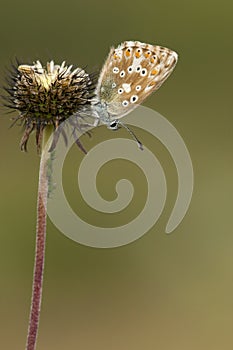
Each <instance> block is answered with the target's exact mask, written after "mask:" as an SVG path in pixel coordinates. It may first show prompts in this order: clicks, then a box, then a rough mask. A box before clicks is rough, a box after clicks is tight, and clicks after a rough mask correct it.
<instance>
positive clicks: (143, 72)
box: [140, 68, 147, 77]
mask: <svg viewBox="0 0 233 350" xmlns="http://www.w3.org/2000/svg"><path fill="white" fill-rule="evenodd" d="M140 75H141V77H145V76H146V75H147V69H146V68H143V69H142V70H141V73H140Z"/></svg>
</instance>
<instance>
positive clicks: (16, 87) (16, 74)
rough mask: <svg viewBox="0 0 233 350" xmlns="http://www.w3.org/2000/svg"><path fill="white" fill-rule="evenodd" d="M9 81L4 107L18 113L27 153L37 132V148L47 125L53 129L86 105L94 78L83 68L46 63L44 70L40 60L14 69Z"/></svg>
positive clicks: (90, 94)
mask: <svg viewBox="0 0 233 350" xmlns="http://www.w3.org/2000/svg"><path fill="white" fill-rule="evenodd" d="M13 68H14V69H13V71H12V72H11V76H10V77H9V78H10V79H8V84H9V86H8V87H7V88H5V90H6V91H7V92H8V97H7V99H8V104H7V107H10V108H12V109H15V110H18V112H19V115H18V116H17V117H16V118H15V121H20V124H22V125H23V126H24V128H25V130H24V134H23V137H22V139H21V142H20V147H21V150H23V151H26V149H27V142H28V139H29V136H30V134H31V133H32V132H33V131H36V144H37V148H38V149H40V145H41V139H42V135H43V130H44V128H45V127H46V126H47V125H53V127H54V129H57V128H58V126H59V125H60V124H61V123H62V122H63V121H64V120H66V119H67V118H68V117H70V116H71V115H73V114H74V113H77V112H78V111H79V110H80V109H81V108H82V107H83V105H86V104H89V103H90V100H91V98H92V97H93V94H94V88H95V84H94V76H93V75H88V74H87V73H86V72H85V71H84V70H83V69H81V68H76V69H74V70H73V71H72V66H66V65H65V62H63V63H62V64H61V65H55V64H54V62H53V61H51V62H48V63H47V66H46V68H45V67H43V66H42V64H41V63H40V61H36V62H35V63H34V64H33V65H19V66H18V67H13Z"/></svg>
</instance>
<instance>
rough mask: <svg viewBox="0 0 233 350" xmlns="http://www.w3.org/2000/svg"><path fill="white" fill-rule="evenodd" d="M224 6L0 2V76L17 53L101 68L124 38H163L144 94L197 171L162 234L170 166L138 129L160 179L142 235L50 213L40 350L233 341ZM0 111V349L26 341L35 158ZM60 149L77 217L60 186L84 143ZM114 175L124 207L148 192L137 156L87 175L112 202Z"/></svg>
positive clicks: (171, 188)
mask: <svg viewBox="0 0 233 350" xmlns="http://www.w3.org/2000/svg"><path fill="white" fill-rule="evenodd" d="M232 11H233V5H232V3H231V2H230V1H227V0H223V1H221V3H218V2H213V1H209V0H204V1H200V0H196V1H190V2H187V1H182V0H177V1H171V0H168V1H161V0H158V1H152V0H146V1H138V0H134V1H132V0H129V1H123V0H119V1H117V2H110V1H107V0H105V1H103V0H100V1H96V2H95V1H90V0H86V1H82V2H78V1H74V0H67V1H65V2H59V1H56V2H55V1H44V0H41V1H39V2H31V1H28V0H21V1H19V2H13V3H12V2H10V1H6V0H2V1H1V11H0V38H1V54H0V65H1V67H0V70H1V73H0V77H1V82H3V78H4V75H5V67H7V66H9V62H10V61H11V60H12V59H14V57H15V56H17V57H19V58H20V59H21V60H24V61H25V63H28V62H31V60H36V59H40V60H41V61H42V62H46V61H47V60H50V59H54V60H55V61H56V62H61V61H63V60H66V61H67V62H68V63H73V64H74V65H78V66H82V67H87V68H86V69H87V70H88V71H89V72H90V71H92V70H93V69H94V70H95V69H98V68H100V67H101V65H102V63H103V61H104V59H105V57H106V55H107V53H108V50H109V47H110V46H111V45H116V44H119V43H120V42H122V41H124V40H130V39H131V40H141V41H144V42H149V43H156V44H160V45H164V46H167V47H170V48H173V49H175V50H176V51H177V52H178V53H179V58H180V59H179V63H178V65H177V67H176V69H175V71H174V73H173V74H172V76H171V77H170V78H169V79H168V81H167V82H166V83H165V84H164V86H163V87H162V88H161V90H160V91H159V92H157V93H156V94H154V95H152V96H151V97H150V98H149V99H148V100H147V101H146V102H145V105H146V106H148V107H151V108H153V109H156V110H157V111H158V112H159V113H161V114H162V115H163V116H165V117H167V118H168V120H170V122H171V123H172V124H173V125H174V126H175V127H176V128H177V130H178V131H179V133H180V134H181V136H182V137H183V139H184V141H185V143H186V145H187V147H188V149H189V152H190V155H191V158H192V161H193V166H194V174H195V188H194V194H193V198H192V202H191V206H190V208H189V211H188V213H187V215H186V216H185V218H184V220H183V222H182V223H181V224H180V226H179V227H178V228H177V229H176V230H175V231H174V232H173V233H172V234H171V235H166V234H165V233H164V231H165V226H166V222H167V220H168V218H169V215H170V212H171V209H172V207H173V205H174V200H175V197H176V193H177V178H176V171H175V168H174V164H173V162H172V159H171V158H170V156H169V154H168V153H167V151H166V149H164V147H163V146H162V145H161V144H160V143H159V141H158V140H155V139H152V138H150V137H149V136H148V137H147V135H146V134H144V133H142V135H141V140H142V142H143V143H145V144H146V145H147V147H149V148H150V149H151V150H152V151H153V152H154V153H155V154H156V156H157V157H158V159H159V160H160V162H161V164H162V166H163V168H164V171H165V173H166V177H167V181H168V198H167V202H166V208H165V210H164V211H163V214H162V216H161V217H160V219H159V221H158V222H157V224H156V225H155V226H154V227H153V228H152V229H151V230H150V231H149V232H148V233H147V234H146V235H144V236H143V237H142V238H141V239H139V240H138V241H136V242H134V243H132V244H130V245H127V246H124V247H120V248H117V249H106V250H105V249H94V248H89V247H85V246H81V245H79V244H78V243H75V242H73V241H71V240H69V239H68V238H67V237H65V236H64V235H63V234H62V233H60V232H59V231H58V230H57V229H56V228H55V227H54V225H53V224H52V223H51V222H49V223H48V237H47V252H46V253H47V254H46V268H45V278H44V293H43V305H42V314H41V322H40V332H39V339H38V347H37V349H38V350H42V349H43V350H53V349H56V350H64V349H85V350H90V349H93V348H95V349H101V350H109V349H111V350H118V349H122V350H128V349H134V350H141V349H149V350H150V349H160V350H170V349H171V348H172V349H173V350H176V349H177V350H178V349H179V350H187V349H189V350H194V349H199V350H206V349H212V350H219V349H224V350H230V349H232V348H233V333H232V326H233V298H232V295H233V232H232V195H233V191H232V178H233V177H232V175H233V163H232V143H233V138H232V127H233V119H232V98H230V97H231V94H232V72H231V65H232V53H233V48H232V46H231V45H232V23H231V22H232ZM10 123H11V122H10V120H9V116H8V115H7V114H5V113H4V111H2V112H1V118H0V153H1V163H0V166H1V171H0V180H1V181H0V194H1V200H0V213H1V226H0V231H1V235H0V276H1V279H0V310H1V311H0V315H1V316H0V332H1V337H0V348H1V349H6V350H8V349H9V350H13V349H17V350H18V349H23V348H24V344H25V339H26V332H27V322H28V316H29V305H30V298H31V281H32V271H33V259H34V240H35V220H36V215H35V213H36V192H37V180H38V167H39V157H38V156H37V155H36V149H35V146H34V143H35V142H34V138H33V137H32V138H31V140H30V143H29V152H28V153H27V154H24V153H21V152H20V150H19V147H18V144H19V140H20V138H21V130H20V128H18V127H14V128H12V129H9V126H10ZM118 136H119V137H129V136H128V135H127V133H126V132H125V131H124V130H121V131H119V133H118V134H117V135H116V134H114V133H111V132H110V131H109V130H107V129H106V128H104V127H100V128H98V129H96V131H95V132H94V134H93V137H92V138H91V139H88V138H86V139H85V140H84V144H85V146H86V147H87V148H88V147H89V148H91V147H92V146H93V145H94V144H96V143H98V142H101V141H102V140H104V139H108V138H111V137H118ZM72 152H73V153H72V154H73V157H74V158H72V156H71V155H69V162H70V163H69V165H67V166H68V168H67V171H66V172H65V180H64V181H65V184H66V190H67V193H68V194H69V195H70V197H71V198H70V201H71V203H72V205H73V206H76V210H77V211H80V212H82V215H85V213H88V210H89V209H87V207H86V206H85V203H83V202H82V201H81V200H80V201H79V200H78V199H77V198H78V197H72V195H73V193H74V191H73V190H72V189H73V186H75V179H74V178H73V176H75V173H74V172H73V170H72V159H74V160H75V161H73V163H75V164H76V163H77V161H78V157H80V159H81V158H82V157H83V155H81V154H80V155H79V156H77V152H79V151H78V150H75V152H76V153H75V152H74V151H72ZM117 162H120V163H117ZM69 169H70V173H69ZM122 177H125V178H128V179H131V181H132V182H133V183H134V185H135V194H136V195H135V198H134V205H135V207H134V205H131V209H132V212H131V213H130V215H131V214H132V215H131V216H132V217H133V214H134V215H137V214H138V211H139V210H140V206H141V203H142V202H143V201H144V200H145V199H143V198H145V196H146V182H145V179H144V177H143V174H142V173H141V172H140V170H138V169H137V167H135V166H134V165H133V164H130V162H129V163H127V162H124V161H115V162H114V161H112V162H111V164H107V165H106V168H104V169H103V171H101V173H100V174H99V177H98V183H97V184H98V186H99V188H100V191H101V194H102V195H103V196H104V197H105V198H106V199H110V200H111V198H114V196H115V190H114V183H115V181H117V178H122ZM69 179H70V181H68V180H69ZM111 179H112V182H109V181H111ZM105 185H106V187H105ZM143 196H144V197H143ZM75 198H76V200H75ZM101 215H102V216H101ZM122 215H124V214H123V213H119V214H117V215H114V216H113V217H112V218H110V219H109V218H107V217H106V215H103V214H101V213H96V214H95V215H94V216H93V217H92V218H90V219H91V220H96V221H95V222H96V223H99V224H100V225H103V226H104V225H105V220H109V222H111V223H112V225H114V224H116V225H117V223H118V222H119V223H120V224H122V223H124V222H125V218H124V217H123V216H122ZM130 215H129V217H130ZM86 216H87V217H88V214H86ZM90 216H91V215H90Z"/></svg>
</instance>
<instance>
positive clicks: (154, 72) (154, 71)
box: [150, 69, 158, 75]
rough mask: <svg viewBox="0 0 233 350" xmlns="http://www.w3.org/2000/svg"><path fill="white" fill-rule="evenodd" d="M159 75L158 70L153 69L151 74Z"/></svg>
mask: <svg viewBox="0 0 233 350" xmlns="http://www.w3.org/2000/svg"><path fill="white" fill-rule="evenodd" d="M157 73H158V71H157V70H156V69H153V70H152V71H151V73H150V74H151V75H156V74H157Z"/></svg>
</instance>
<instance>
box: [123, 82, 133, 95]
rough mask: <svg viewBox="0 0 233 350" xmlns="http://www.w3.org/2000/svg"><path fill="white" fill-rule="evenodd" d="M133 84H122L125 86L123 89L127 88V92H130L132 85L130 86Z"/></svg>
mask: <svg viewBox="0 0 233 350" xmlns="http://www.w3.org/2000/svg"><path fill="white" fill-rule="evenodd" d="M130 85H131V84H126V83H125V84H122V87H123V89H124V90H125V92H127V93H128V92H130V91H131V86H130Z"/></svg>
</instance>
